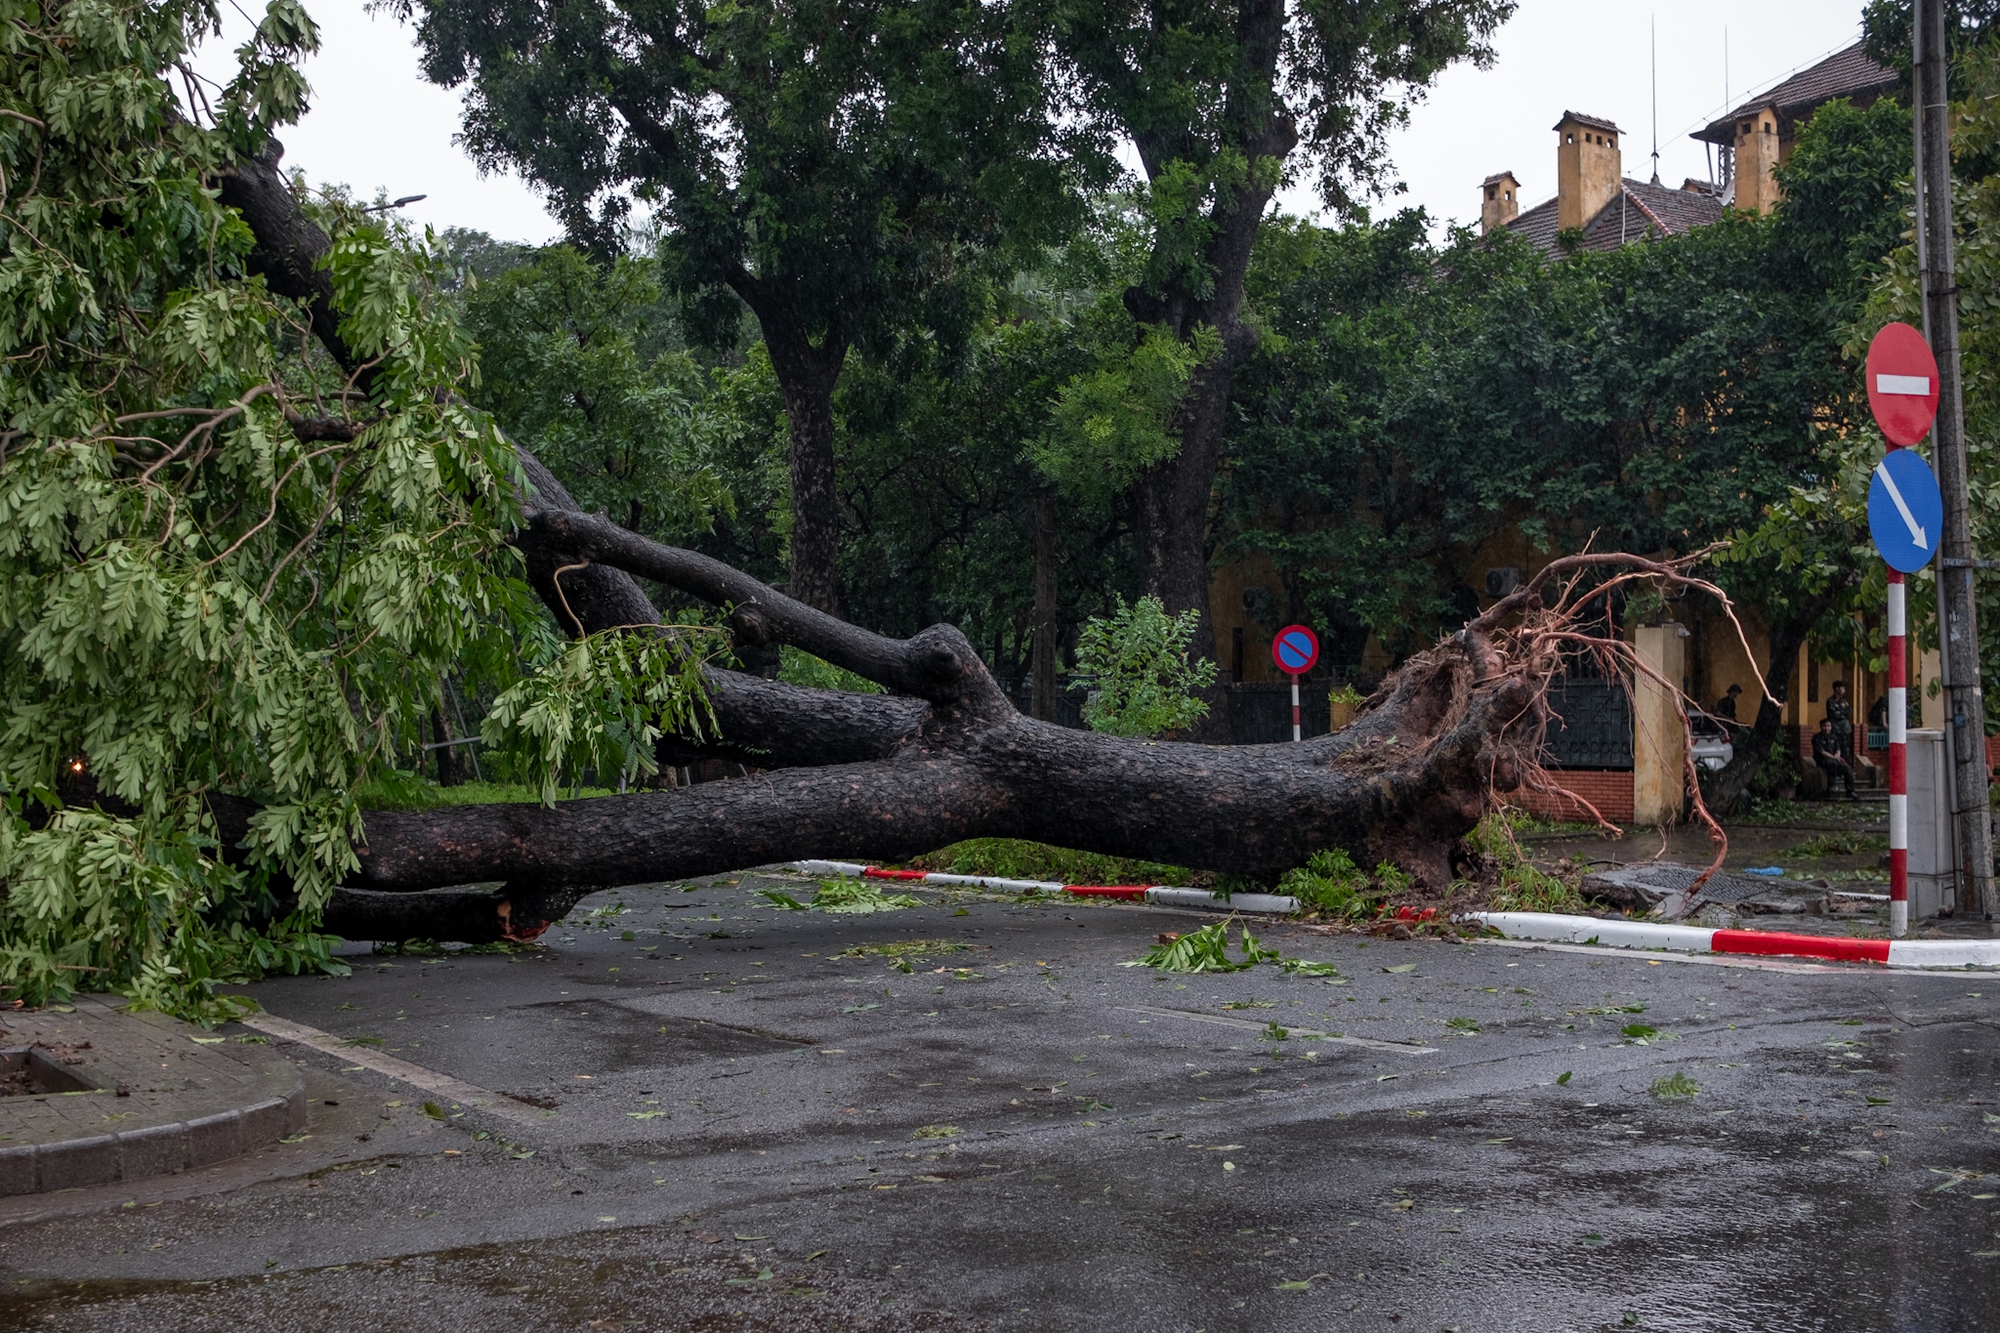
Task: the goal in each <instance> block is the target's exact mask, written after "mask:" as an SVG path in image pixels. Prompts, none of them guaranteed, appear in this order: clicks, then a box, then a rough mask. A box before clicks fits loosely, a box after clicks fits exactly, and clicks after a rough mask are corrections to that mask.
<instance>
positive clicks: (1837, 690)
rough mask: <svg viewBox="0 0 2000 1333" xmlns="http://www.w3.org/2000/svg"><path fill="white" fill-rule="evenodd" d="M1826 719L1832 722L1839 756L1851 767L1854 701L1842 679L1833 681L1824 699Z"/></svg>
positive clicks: (1852, 761) (1852, 759) (1852, 762)
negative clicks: (1830, 692)
mask: <svg viewBox="0 0 2000 1333" xmlns="http://www.w3.org/2000/svg"><path fill="white" fill-rule="evenodd" d="M1826 720H1827V721H1829V722H1831V723H1833V735H1834V739H1835V740H1837V741H1839V742H1840V757H1841V758H1842V759H1844V760H1846V761H1847V763H1848V766H1849V767H1850V768H1851V767H1852V766H1853V764H1854V701H1853V700H1852V699H1849V698H1848V697H1847V682H1846V681H1844V680H1836V681H1835V682H1833V693H1832V694H1830V695H1828V696H1827V700H1826ZM1850 791H1851V788H1850Z"/></svg>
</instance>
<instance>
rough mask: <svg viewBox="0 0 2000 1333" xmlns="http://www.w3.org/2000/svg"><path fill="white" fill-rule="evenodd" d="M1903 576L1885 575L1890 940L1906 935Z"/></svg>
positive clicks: (1907, 817)
mask: <svg viewBox="0 0 2000 1333" xmlns="http://www.w3.org/2000/svg"><path fill="white" fill-rule="evenodd" d="M1903 589H1904V584H1903V575H1902V574H1901V572H1900V571H1897V570H1894V569H1892V570H1890V571H1889V625H1888V629H1889V935H1890V937H1891V938H1893V939H1901V938H1903V936H1905V935H1907V934H1909V933H1910V762H1909V758H1908V751H1907V742H1908V740H1909V736H1908V719H1909V716H1910V704H1909V697H1910V690H1909V662H1910V654H1909V648H1908V645H1907V643H1906V641H1905V638H1904V636H1905V634H1906V633H1907V630H1906V629H1905V627H1904V623H1903Z"/></svg>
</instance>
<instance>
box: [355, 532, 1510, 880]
mask: <svg viewBox="0 0 2000 1333" xmlns="http://www.w3.org/2000/svg"><path fill="white" fill-rule="evenodd" d="M530 533H531V537H532V539H533V540H536V541H541V542H545V543H548V544H550V545H553V546H560V547H561V548H562V549H564V550H569V551H574V552H577V553H579V554H581V555H582V556H584V557H586V558H588V559H590V560H592V561H593V562H595V563H598V564H604V565H610V566H613V567H616V568H620V569H624V570H626V571H628V572H630V573H633V574H637V575H640V576H642V577H645V578H651V579H657V580H659V581H660V582H663V583H666V584H667V585H669V586H671V587H674V588H677V589H679V590H680V591H682V592H686V593H689V594H692V595H694V596H697V597H701V598H703V599H706V600H710V601H716V602H723V601H729V602H734V603H736V604H738V605H739V606H746V605H747V606H754V607H755V608H756V610H757V613H758V616H759V619H760V622H761V625H762V627H763V630H764V632H765V633H766V634H768V635H770V636H771V637H773V638H775V639H777V640H779V641H781V642H788V643H792V644H794V645H795V646H797V647H799V648H802V649H804V650H805V651H807V652H810V653H812V654H814V655H815V656H818V657H821V658H824V659H826V660H827V661H829V662H833V663H835V664H837V665H839V666H842V667H845V668H847V669H848V670H850V671H854V672H856V673H858V674H860V675H863V676H866V677H867V678H869V679H871V680H875V681H877V682H879V683H880V684H882V685H884V686H886V687H888V688H889V689H891V690H893V691H896V694H897V696H899V697H898V698H895V699H892V700H883V701H880V702H882V703H883V704H884V705H885V709H884V713H883V717H882V719H881V721H882V727H883V740H884V744H885V748H886V753H885V754H884V755H883V757H882V758H879V759H875V760H872V761H869V762H864V763H849V764H840V765H837V766H833V767H821V768H813V769H808V770H794V771H779V772H767V773H765V774H763V775H761V776H760V777H759V778H758V779H757V780H756V781H754V782H724V783H709V784H705V785H703V786H699V787H694V788H689V789H682V790H676V791H671V792H658V793H642V794H635V795H629V796H608V797H601V798H598V799H595V800H586V801H568V802H564V803H562V804H561V805H558V806H556V807H554V808H551V809H545V808H542V807H539V806H521V805H512V806H473V807H459V808H456V809H448V810H436V811H429V812H424V813H411V814H403V813H376V814H370V815H369V816H367V818H366V821H365V834H366V843H365V845H364V847H363V848H362V849H361V861H362V867H361V870H360V872H359V874H358V875H357V876H356V877H355V879H354V885H355V887H357V888H361V889H365V890H369V891H373V892H375V893H381V892H411V891H418V890H426V889H434V888H440V887H445V886H450V885H457V884H463V883H466V882H468V881H502V882H504V883H505V884H506V885H507V887H508V890H509V891H510V892H515V891H518V892H524V893H528V894H546V893H548V892H550V891H552V890H555V889H558V888H560V887H561V886H564V885H570V884H576V883H587V884H615V883H631V882H642V881H650V880H661V879H671V878H677V877H681V876H685V875H693V874H702V873H706V872H710V871H717V870H725V869H729V868H732V867H740V866H744V865H756V864H764V863H767V862H772V861H782V860H789V859H794V858H801V857H809V856H860V857H885V858H901V857H905V856H908V855H911V854H913V853H916V852H921V851H928V850H931V849H934V848H936V847H939V846H942V845H944V844H947V843H951V842H955V841H958V840H960V839H964V838H971V837H1014V838H1030V839H1035V840H1038V841H1046V842H1055V843H1060V844H1062V845H1064V846H1070V847H1076V848H1080V849H1082V850H1086V851H1096V852H1104V853H1109V854H1113V855H1122V856H1135V857H1145V858H1148V859H1154V860H1165V861H1170V862H1176V863H1179V864H1182V865H1187V866H1191V867H1195V868H1201V869H1210V870H1224V871H1232V872H1235V873H1239V874H1246V875H1254V876H1261V877H1267V878H1268V877H1275V876H1276V875H1278V874H1279V873H1281V872H1282V871H1284V870H1286V869H1288V868H1290V867H1292V866H1295V865H1298V864H1300V863H1301V862H1303V861H1304V860H1306V859H1307V858H1308V857H1309V856H1310V855H1311V854H1312V853H1313V852H1315V851H1318V850H1321V849H1324V848H1328V847H1336V846H1338V847H1345V848H1347V849H1349V850H1350V851H1352V852H1354V853H1357V854H1359V855H1360V856H1362V857H1365V858H1371V859H1373V860H1384V859H1386V860H1392V861H1395V862H1397V863H1399V864H1401V865H1403V866H1405V867H1406V868H1408V869H1410V870H1412V871H1413V872H1415V873H1416V874H1418V875H1419V876H1420V877H1421V878H1423V879H1424V880H1425V881H1427V882H1428V883H1430V884H1432V885H1433V886H1435V887H1438V888H1442V887H1443V886H1444V885H1445V884H1446V883H1448V882H1449V880H1450V878H1451V874H1452V865H1451V854H1452V849H1453V847H1454V845H1455V843H1456V842H1457V840H1458V839H1459V838H1460V837H1462V836H1463V835H1464V834H1465V833H1466V832H1467V831H1469V830H1470V829H1471V828H1472V826H1473V824H1474V823H1475V822H1477V820H1478V819H1479V817H1480V816H1481V814H1482V813H1484V811H1485V810H1486V808H1487V806H1488V792H1489V790H1492V789H1500V790H1506V789H1510V788H1511V787H1512V786H1513V785H1514V784H1515V783H1516V782H1517V781H1518V779H1519V776H1520V775H1521V774H1522V773H1523V772H1524V771H1525V767H1526V765H1527V764H1528V763H1531V762H1532V759H1533V754H1534V751H1535V750H1536V748H1537V747H1538V746H1539V745H1540V741H1541V730H1542V722H1543V717H1544V714H1543V712H1542V709H1541V708H1540V706H1539V703H1538V700H1537V695H1536V690H1535V688H1534V686H1533V684H1532V682H1530V681H1529V680H1527V679H1526V678H1524V677H1523V676H1521V675H1520V674H1517V673H1514V672H1510V671H1507V670H1505V669H1500V668H1498V666H1497V663H1498V658H1497V656H1496V655H1495V652H1494V649H1493V647H1492V645H1491V643H1490V642H1489V641H1488V639H1487V637H1486V635H1487V630H1488V629H1489V628H1490V626H1489V627H1485V628H1473V629H1468V631H1466V632H1465V633H1464V634H1463V635H1461V636H1460V637H1459V638H1457V639H1455V640H1454V641H1452V642H1449V643H1447V644H1444V645H1441V646H1440V647H1438V648H1436V649H1434V650H1432V651H1431V652H1430V653H1427V654H1423V655H1421V656H1419V657H1418V658H1416V659H1415V660H1413V661H1412V662H1411V664H1410V665H1409V666H1407V667H1406V668H1404V670H1403V671H1401V672H1400V673H1398V674H1397V676H1396V677H1394V678H1393V679H1392V680H1391V681H1390V682H1389V683H1387V684H1385V685H1384V686H1383V688H1382V689H1381V690H1380V691H1378V693H1377V694H1376V696H1375V697H1374V698H1373V699H1372V700H1370V701H1369V703H1368V704H1367V705H1366V706H1365V707H1364V709H1363V712H1362V714H1361V717H1360V718H1359V719H1358V720H1357V721H1356V722H1355V724H1354V725H1352V726H1350V727H1348V728H1347V729H1345V730H1344V731H1341V732H1340V733H1338V734H1336V735H1332V736H1327V737H1321V738H1319V739H1317V740H1315V741H1312V742H1309V743H1307V744H1303V745H1268V746H1238V747H1214V746H1204V745H1178V744H1157V743H1149V742H1144V741H1134V740H1126V739H1120V738H1115V737H1108V736H1099V735H1096V734H1094V733H1090V732H1083V731H1076V730H1072V729H1068V728H1062V727H1055V726H1051V725H1049V724H1047V723H1043V722H1038V721H1035V720H1034V719H1031V718H1028V717H1024V716H1022V715H1021V714H1020V713H1019V712H1018V711H1017V710H1016V709H1015V708H1014V706H1013V705H1012V703H1011V702H1009V701H1008V699H1007V698H1006V697H1005V695H1003V694H1002V693H1001V692H1000V689H999V687H998V685H997V684H996V683H995V682H994V680H993V678H992V676H991V675H990V674H989V673H988V671H987V669H986V666H985V664H984V663H983V662H982V661H981V660H980V658H979V656H978V654H977V653H976V652H975V651H974V649H973V648H972V646H971V644H970V643H968V642H967V641H966V640H965V638H964V636H963V635H961V634H960V633H959V632H958V631H957V630H956V629H954V628H952V627H951V626H948V625H939V626H933V627H932V628H930V629H928V630H925V631H924V632H923V633H921V634H919V635H917V636H916V637H915V638H912V639H908V640H891V639H884V638H881V637H879V636H876V635H874V634H870V633H868V632H867V631H865V630H860V629H857V628H855V627H854V626H851V625H848V624H846V623H844V622H842V621H839V620H837V619H835V618H833V617H830V616H827V615H825V614H824V613H821V612H818V611H816V610H814V609H812V608H810V607H807V606H805V605H803V604H802V603H800V602H797V601H795V600H794V599H792V598H789V597H786V596H785V595H784V594H782V593H778V592H775V591H773V590H772V589H769V588H766V587H763V586H762V585H760V584H758V583H756V582H755V581H754V580H752V579H750V578H749V577H747V576H746V575H743V574H741V573H739V572H737V571H736V570H733V569H730V568H729V567H728V566H725V565H722V564H720V563H719V562H716V561H713V560H710V559H708V558H707V557H705V556H701V555H697V554H695V553H693V552H689V551H682V550H677V549H674V548H671V547H665V546H660V545H658V544H657V543H654V542H651V541H648V540H647V539H645V538H643V537H639V536H637V535H635V534H632V533H630V532H627V531H625V530H624V529H622V528H619V527H617V526H616V525H614V524H612V523H610V522H609V521H607V520H605V519H602V518H598V517H595V516H591V515H582V514H576V513H573V512H559V511H551V512H543V513H541V514H538V515H537V516H536V517H535V519H534V520H533V523H532V525H531V529H530ZM801 694H803V695H808V696H810V697H809V698H801V699H799V700H797V701H796V704H797V706H796V708H795V710H793V711H792V712H791V713H789V714H788V716H786V717H785V718H784V719H783V720H782V723H781V725H782V727H784V728H785V729H787V730H789V729H793V728H796V727H799V726H802V725H803V726H811V725H813V723H814V721H815V719H816V718H817V717H818V715H819V714H820V712H821V710H822V709H824V708H828V707H833V706H836V705H837V704H838V703H839V701H840V699H839V696H837V695H833V694H823V693H819V692H814V691H802V692H801ZM912 702H914V703H915V704H916V705H917V706H918V707H919V708H921V709H922V711H923V713H924V717H923V720H922V723H921V725H919V726H918V727H916V728H915V729H914V730H909V729H905V728H904V727H903V725H902V719H901V718H899V717H896V716H894V715H893V714H891V713H889V712H888V710H887V707H886V706H887V705H889V704H891V703H902V704H904V705H908V704H910V703H912ZM891 730H894V731H895V732H896V734H895V735H894V736H893V737H892V736H891V735H890V734H889V733H890V732H891ZM732 739H733V740H734V742H735V743H736V744H737V745H738V746H741V747H749V748H751V749H755V748H756V747H757V746H758V745H759V744H760V743H762V742H764V741H767V740H769V739H771V736H770V735H769V734H768V733H766V734H762V735H757V734H743V733H738V734H737V735H736V736H734V737H733V738H732Z"/></svg>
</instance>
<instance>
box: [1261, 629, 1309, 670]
mask: <svg viewBox="0 0 2000 1333" xmlns="http://www.w3.org/2000/svg"><path fill="white" fill-rule="evenodd" d="M1271 660H1272V661H1273V662H1276V663H1277V664H1278V670H1280V671H1282V672H1284V673H1285V674H1286V675H1290V676H1303V675H1304V674H1305V673H1306V672H1308V671H1311V670H1312V668H1313V663H1315V662H1317V661H1319V636H1318V635H1316V634H1314V633H1313V632H1312V631H1311V630H1309V629H1307V628H1306V627H1305V626H1304V625H1287V626H1285V627H1284V628H1283V629H1281V630H1279V631H1278V637H1277V638H1275V639H1272V640H1271Z"/></svg>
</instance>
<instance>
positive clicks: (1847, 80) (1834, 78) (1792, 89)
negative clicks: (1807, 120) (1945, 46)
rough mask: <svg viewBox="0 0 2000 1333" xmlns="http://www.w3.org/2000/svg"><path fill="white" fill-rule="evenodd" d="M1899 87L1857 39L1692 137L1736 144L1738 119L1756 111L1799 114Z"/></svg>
mask: <svg viewBox="0 0 2000 1333" xmlns="http://www.w3.org/2000/svg"><path fill="white" fill-rule="evenodd" d="M1895 86H1896V72H1895V71H1894V70H1892V69H1889V68H1888V67H1887V66H1885V65H1878V64H1876V63H1875V62H1874V61H1873V60H1872V59H1870V58H1869V55H1868V51H1867V49H1866V47H1865V46H1864V44H1863V43H1861V42H1856V43H1855V44H1854V45H1852V46H1850V47H1848V48H1847V49H1846V50H1845V51H1836V52H1834V53H1833V54H1832V55H1830V56H1828V57H1827V58H1826V59H1824V60H1822V61H1820V62H1819V63H1818V64H1817V65H1814V66H1812V67H1811V68H1809V69H1802V70H1800V71H1799V72H1798V73H1797V74H1794V75H1792V77H1791V78H1789V79H1786V80H1785V81H1784V82H1783V83H1780V84H1779V85H1778V86H1777V87H1775V88H1773V89H1771V90H1770V91H1769V92H1766V93H1760V94H1758V95H1757V96H1755V97H1752V98H1750V99H1749V100H1748V101H1746V102H1744V103H1743V104H1742V105H1741V106H1739V107H1737V108H1736V109H1735V110H1734V111H1731V112H1730V113H1729V114H1728V115H1726V116H1724V117H1722V118H1721V119H1720V120H1717V121H1713V122H1711V123H1710V124H1709V125H1708V127H1707V128H1705V129H1700V130H1696V131H1695V132H1694V133H1693V134H1691V135H1689V136H1688V137H1689V138H1691V139H1702V140H1706V141H1707V142H1709V143H1717V144H1725V145H1726V144H1734V143H1735V142H1736V121H1737V118H1738V117H1741V116H1747V115H1749V114H1750V113H1751V112H1753V111H1759V110H1762V109H1763V108H1765V107H1767V106H1775V107H1777V108H1778V111H1779V113H1780V114H1781V115H1796V114H1798V113H1799V112H1801V111H1810V110H1811V109H1812V108H1814V107H1816V106H1818V105H1819V104H1820V103H1822V102H1829V101H1832V100H1833V99H1834V98H1836V97H1864V96H1879V95H1880V94H1882V93H1885V92H1888V91H1889V90H1890V89H1892V88H1894V87H1895Z"/></svg>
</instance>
